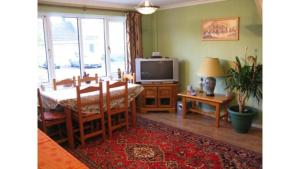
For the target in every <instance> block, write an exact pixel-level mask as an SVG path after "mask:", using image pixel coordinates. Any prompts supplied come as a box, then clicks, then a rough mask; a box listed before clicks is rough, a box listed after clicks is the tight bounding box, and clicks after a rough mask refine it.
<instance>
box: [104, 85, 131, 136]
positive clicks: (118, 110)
mask: <svg viewBox="0 0 300 169" xmlns="http://www.w3.org/2000/svg"><path fill="white" fill-rule="evenodd" d="M117 87H123V88H124V90H122V91H121V92H120V93H113V90H114V88H117ZM106 107H107V116H108V130H109V139H111V138H112V132H113V130H115V129H118V128H121V127H124V126H126V129H127V130H128V128H129V123H128V84H127V82H115V83H112V84H110V83H109V81H107V82H106ZM120 115H123V117H124V119H120V118H119V117H122V116H120ZM114 117H116V118H114ZM113 120H115V121H114V122H113Z"/></svg>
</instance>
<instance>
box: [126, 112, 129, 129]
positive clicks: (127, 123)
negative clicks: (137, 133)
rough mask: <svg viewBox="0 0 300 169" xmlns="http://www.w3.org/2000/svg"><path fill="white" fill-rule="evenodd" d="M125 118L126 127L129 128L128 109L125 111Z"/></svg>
mask: <svg viewBox="0 0 300 169" xmlns="http://www.w3.org/2000/svg"><path fill="white" fill-rule="evenodd" d="M125 120H126V129H127V130H128V129H129V122H128V110H127V111H126V112H125Z"/></svg>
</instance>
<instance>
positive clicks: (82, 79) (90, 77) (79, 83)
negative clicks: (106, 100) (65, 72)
mask: <svg viewBox="0 0 300 169" xmlns="http://www.w3.org/2000/svg"><path fill="white" fill-rule="evenodd" d="M77 79H78V85H79V86H80V85H81V83H90V82H93V81H95V83H98V82H99V79H98V74H97V73H96V74H95V76H94V77H92V76H88V77H83V78H81V77H80V76H78V77H77Z"/></svg>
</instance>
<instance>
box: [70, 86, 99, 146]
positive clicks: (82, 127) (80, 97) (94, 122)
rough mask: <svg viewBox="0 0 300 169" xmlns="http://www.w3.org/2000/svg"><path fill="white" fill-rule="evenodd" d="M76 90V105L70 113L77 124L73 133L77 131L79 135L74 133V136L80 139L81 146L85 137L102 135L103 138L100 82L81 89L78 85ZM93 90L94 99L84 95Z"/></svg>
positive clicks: (83, 144)
mask: <svg viewBox="0 0 300 169" xmlns="http://www.w3.org/2000/svg"><path fill="white" fill-rule="evenodd" d="M76 91H77V106H76V108H75V110H74V111H73V113H72V119H73V120H75V121H76V122H77V124H78V129H75V130H74V133H75V134H76V133H78V132H79V137H78V136H77V135H75V138H77V139H78V140H80V142H81V145H82V146H85V141H86V139H88V138H91V137H95V136H98V135H102V137H103V139H105V124H104V110H103V91H102V83H99V86H89V87H86V88H83V89H81V88H80V86H79V85H78V86H77V87H76ZM93 92H97V95H96V97H95V98H94V99H90V98H89V99H86V98H87V97H84V96H86V95H89V94H91V93H93Z"/></svg>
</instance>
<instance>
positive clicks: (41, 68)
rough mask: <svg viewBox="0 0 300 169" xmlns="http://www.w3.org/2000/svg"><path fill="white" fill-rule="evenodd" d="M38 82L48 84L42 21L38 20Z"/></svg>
mask: <svg viewBox="0 0 300 169" xmlns="http://www.w3.org/2000/svg"><path fill="white" fill-rule="evenodd" d="M37 40H38V56H37V59H38V60H37V61H38V82H39V83H43V82H49V78H48V64H47V57H46V45H45V39H44V24H43V19H41V18H39V19H38V39H37Z"/></svg>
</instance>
